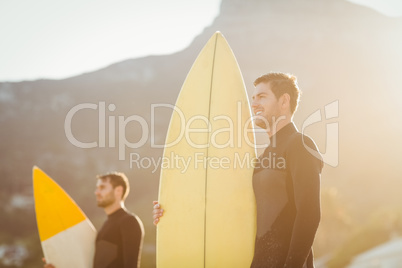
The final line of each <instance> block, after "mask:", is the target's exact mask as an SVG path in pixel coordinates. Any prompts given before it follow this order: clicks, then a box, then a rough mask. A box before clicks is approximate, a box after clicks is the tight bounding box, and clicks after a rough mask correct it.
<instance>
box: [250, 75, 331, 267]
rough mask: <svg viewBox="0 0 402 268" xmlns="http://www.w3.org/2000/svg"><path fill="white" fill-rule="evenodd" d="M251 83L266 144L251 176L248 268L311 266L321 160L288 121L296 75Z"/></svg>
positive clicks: (295, 93) (294, 97) (295, 100)
mask: <svg viewBox="0 0 402 268" xmlns="http://www.w3.org/2000/svg"><path fill="white" fill-rule="evenodd" d="M254 86H255V91H254V94H253V98H252V104H251V106H252V110H253V112H254V114H255V115H256V117H255V119H256V120H255V124H256V125H257V126H259V127H261V128H264V129H266V131H267V133H268V135H269V137H270V144H269V146H268V147H267V148H266V150H265V151H264V153H263V154H262V155H261V156H260V157H259V161H258V164H257V166H256V168H255V169H254V175H253V188H254V194H255V198H256V203H257V237H256V241H255V251H254V259H253V262H252V264H251V267H252V268H259V267H261V268H262V267H264V268H266V267H290V268H298V267H300V268H302V267H303V268H304V267H307V268H310V267H314V265H313V253H312V244H313V241H314V236H315V233H316V230H317V227H318V223H319V221H320V174H321V170H322V167H323V162H322V159H321V156H320V154H319V153H318V150H317V147H316V145H315V143H314V142H313V141H312V140H311V139H310V138H309V137H307V136H305V135H303V134H301V133H300V132H298V131H297V129H296V127H295V125H294V124H293V120H292V118H293V114H294V112H295V111H296V108H297V105H298V101H299V96H300V91H299V88H298V85H297V82H296V77H294V76H292V75H288V74H283V73H268V74H266V75H263V76H261V77H259V78H257V79H256V80H255V82H254Z"/></svg>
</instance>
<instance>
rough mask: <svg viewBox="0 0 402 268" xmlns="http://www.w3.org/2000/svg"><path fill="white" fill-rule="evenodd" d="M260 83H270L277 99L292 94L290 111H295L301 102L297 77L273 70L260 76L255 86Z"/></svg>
mask: <svg viewBox="0 0 402 268" xmlns="http://www.w3.org/2000/svg"><path fill="white" fill-rule="evenodd" d="M260 83H267V84H268V83H269V84H270V86H271V90H272V92H273V93H274V95H275V97H276V99H279V98H280V97H281V96H282V95H283V94H285V93H287V94H289V96H290V112H291V113H292V114H294V113H295V111H296V109H297V106H298V104H299V99H300V94H301V91H300V89H299V86H298V85H297V78H296V76H294V75H291V74H286V73H276V72H271V73H267V74H264V75H262V76H260V77H258V78H257V79H256V80H255V81H254V86H257V85H258V84H260Z"/></svg>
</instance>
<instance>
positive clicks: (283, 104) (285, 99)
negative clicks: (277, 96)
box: [280, 93, 290, 110]
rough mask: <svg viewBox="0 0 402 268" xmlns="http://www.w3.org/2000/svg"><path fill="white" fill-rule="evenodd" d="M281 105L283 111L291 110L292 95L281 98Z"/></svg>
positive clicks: (285, 94)
mask: <svg viewBox="0 0 402 268" xmlns="http://www.w3.org/2000/svg"><path fill="white" fill-rule="evenodd" d="M280 105H281V108H282V109H283V110H287V109H290V95H289V94H288V93H284V94H283V95H282V96H281V101H280Z"/></svg>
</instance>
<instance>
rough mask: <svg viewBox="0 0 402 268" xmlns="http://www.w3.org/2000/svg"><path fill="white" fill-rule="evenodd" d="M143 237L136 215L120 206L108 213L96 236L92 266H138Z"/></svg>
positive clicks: (142, 228)
mask: <svg viewBox="0 0 402 268" xmlns="http://www.w3.org/2000/svg"><path fill="white" fill-rule="evenodd" d="M143 238H144V227H143V225H142V222H141V220H140V219H139V218H138V217H137V216H135V215H133V214H130V213H129V212H127V211H126V210H124V209H122V208H121V209H119V210H117V211H115V212H113V213H112V214H110V215H108V219H107V220H106V222H105V223H104V224H103V226H102V228H101V229H100V231H99V232H98V235H97V237H96V248H95V257H94V268H136V267H140V258H141V249H142V242H143Z"/></svg>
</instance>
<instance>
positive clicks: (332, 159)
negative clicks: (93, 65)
mask: <svg viewBox="0 0 402 268" xmlns="http://www.w3.org/2000/svg"><path fill="white" fill-rule="evenodd" d="M158 108H169V109H172V111H173V113H177V114H178V116H179V118H180V133H179V135H178V136H177V138H176V139H175V140H173V141H171V142H169V143H167V144H156V134H155V131H156V129H155V125H156V124H155V112H156V110H157V109H158ZM86 109H90V110H97V111H98V137H97V140H95V141H91V142H83V141H80V140H78V139H77V138H76V136H75V135H74V133H73V131H72V122H73V119H74V117H75V116H79V113H80V112H81V111H83V110H86ZM115 110H116V105H114V104H109V105H108V106H107V108H106V102H99V103H98V104H95V103H82V104H78V105H76V106H74V107H73V108H71V109H70V110H69V112H68V113H67V115H66V118H65V121H64V131H65V135H66V137H67V139H68V140H69V142H70V143H71V144H73V145H74V146H76V147H78V148H82V149H89V148H96V147H98V148H105V147H108V148H115V147H118V156H119V158H118V159H119V160H125V159H126V149H127V148H131V149H137V148H140V147H142V146H144V145H145V144H147V143H149V144H150V147H151V148H169V147H171V146H174V145H175V144H177V143H178V142H180V141H181V140H182V139H185V140H186V142H187V143H188V144H189V145H190V146H192V147H193V148H198V149H202V148H208V146H210V145H212V146H213V147H215V148H227V147H230V148H234V147H241V146H243V142H244V143H246V145H248V146H253V147H255V148H256V149H260V148H265V147H266V145H265V144H254V143H253V141H252V139H253V137H254V134H253V133H252V132H254V131H262V129H259V130H256V129H253V127H252V125H253V121H254V119H255V118H256V117H257V116H252V117H250V118H249V119H248V120H246V121H245V122H244V123H242V116H241V115H242V106H241V102H238V103H237V118H236V119H235V120H233V119H232V118H230V117H228V116H225V115H219V116H216V117H214V118H212V119H208V118H207V117H205V116H202V115H197V116H193V117H191V118H186V117H185V115H184V113H183V112H182V111H181V110H180V109H179V108H178V107H176V106H174V105H171V104H152V105H151V111H150V114H151V121H150V124H148V122H147V120H145V119H144V118H143V117H141V116H139V115H131V116H128V117H125V116H122V115H119V116H116V115H108V116H107V111H108V112H114V111H115ZM324 111H325V120H328V119H333V118H338V116H339V101H334V102H332V103H329V104H327V105H326V106H325V107H324ZM106 118H107V120H106ZM258 118H259V119H263V120H265V118H261V117H258ZM282 119H283V118H282ZM282 119H281V118H278V121H279V120H282ZM323 120H324V119H323V116H322V113H321V110H317V111H315V112H314V113H313V114H311V115H310V116H308V117H307V118H306V120H305V121H304V122H303V125H302V129H301V131H302V133H304V131H305V129H306V128H307V127H308V126H311V125H313V124H316V123H318V122H323ZM106 121H107V122H108V123H106ZM212 121H214V122H216V121H220V123H222V124H221V125H225V126H227V127H226V128H220V129H217V130H214V131H212V125H211V122H212ZM278 121H277V122H278ZM116 122H117V129H116ZM200 122H201V123H202V124H201V125H203V126H204V127H202V128H200V127H198V128H196V127H194V125H195V123H197V124H198V125H200ZM128 124H139V128H138V129H139V131H140V132H141V133H140V134H141V135H140V139H139V140H138V141H136V142H131V141H129V140H128V139H127V137H126V128H127V126H128ZM266 125H269V124H266ZM272 127H273V128H275V127H276V125H275V124H274V126H272ZM263 131H265V130H263ZM116 132H117V133H116ZM106 133H108V139H106ZM193 133H209V140H208V141H206V142H205V143H199V142H198V143H197V142H196V140H195V139H192V138H191V137H192V134H193ZM222 135H226V136H225V137H227V139H226V140H225V141H224V142H222V139H219V137H220V138H221V137H222ZM116 136H117V144H116ZM250 137H251V139H250ZM218 140H219V142H218ZM303 142H304V141H303ZM304 147H305V148H306V149H307V150H308V151H309V152H310V153H311V154H312V155H314V156H316V157H317V158H320V155H319V154H318V153H317V152H316V151H314V150H312V149H311V148H310V147H309V146H308V145H307V144H304ZM321 156H322V158H323V161H324V163H326V164H328V165H330V166H332V167H336V166H338V163H339V123H338V122H332V123H328V124H326V150H325V153H321ZM194 159H196V158H195V157H194ZM181 161H182V160H181ZM186 161H189V160H185V161H184V162H182V163H187V162H186ZM208 161H211V159H209V160H208ZM214 161H215V160H214V159H213V160H212V162H214ZM222 161H223V165H225V163H226V160H225V159H222ZM158 163H159V164H158ZM163 163H164V160H163V159H148V158H144V160H142V161H141V160H140V156H139V154H137V153H130V167H132V166H134V165H135V166H137V167H145V168H151V167H152V168H153V170H156V169H155V168H154V167H155V166H161V165H162V164H163ZM183 166H186V165H185V164H183Z"/></svg>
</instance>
